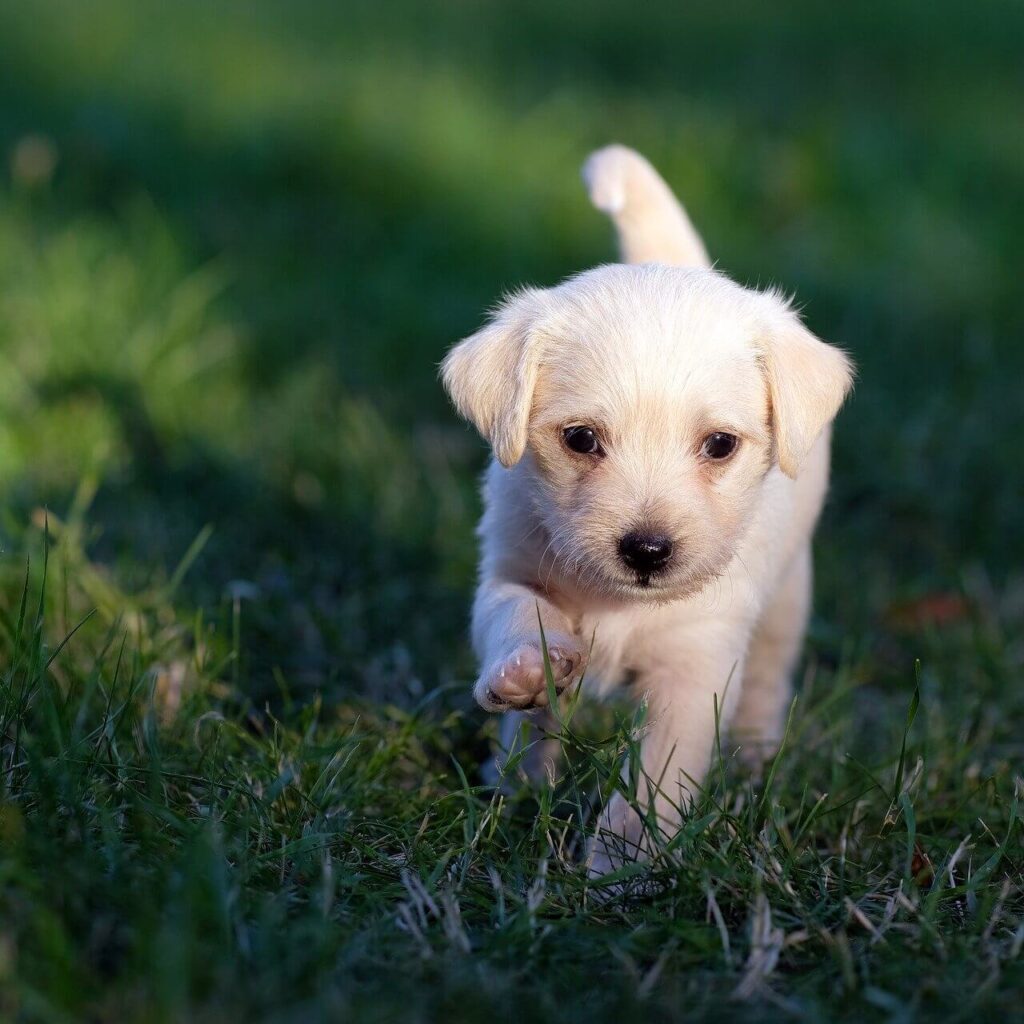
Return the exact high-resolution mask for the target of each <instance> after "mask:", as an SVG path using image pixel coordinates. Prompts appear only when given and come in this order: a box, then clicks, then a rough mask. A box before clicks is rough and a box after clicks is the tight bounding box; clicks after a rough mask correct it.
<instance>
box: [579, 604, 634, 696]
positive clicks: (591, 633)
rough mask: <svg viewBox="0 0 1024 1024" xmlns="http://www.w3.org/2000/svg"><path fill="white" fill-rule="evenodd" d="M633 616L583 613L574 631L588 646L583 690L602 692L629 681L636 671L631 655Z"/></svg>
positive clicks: (632, 650)
mask: <svg viewBox="0 0 1024 1024" xmlns="http://www.w3.org/2000/svg"><path fill="white" fill-rule="evenodd" d="M634 618H635V616H633V615H631V614H626V613H615V612H611V613H606V614H601V615H596V614H589V615H584V616H583V617H582V618H581V620H580V623H579V626H578V632H579V636H580V639H582V640H583V643H584V645H585V646H588V647H589V650H590V660H589V662H588V664H587V673H586V676H585V678H584V686H585V688H586V689H587V690H589V691H591V692H594V693H597V694H604V693H608V692H610V691H611V690H614V689H616V688H617V687H619V686H622V685H624V684H625V683H627V682H629V681H630V678H631V677H632V676H634V675H635V673H636V665H634V664H633V660H635V659H631V658H630V655H631V654H636V653H637V651H636V644H635V639H636V632H637V625H638V624H637V623H636V622H635V621H634Z"/></svg>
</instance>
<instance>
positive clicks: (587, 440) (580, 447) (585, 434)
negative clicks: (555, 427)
mask: <svg viewBox="0 0 1024 1024" xmlns="http://www.w3.org/2000/svg"><path fill="white" fill-rule="evenodd" d="M562 437H563V438H565V443H566V445H568V447H570V448H571V449H572V450H573V451H574V452H579V453H580V455H601V454H603V453H602V451H601V442H600V441H598V439H597V434H595V433H594V431H593V430H592V429H591V428H590V427H566V428H565V430H563V431H562Z"/></svg>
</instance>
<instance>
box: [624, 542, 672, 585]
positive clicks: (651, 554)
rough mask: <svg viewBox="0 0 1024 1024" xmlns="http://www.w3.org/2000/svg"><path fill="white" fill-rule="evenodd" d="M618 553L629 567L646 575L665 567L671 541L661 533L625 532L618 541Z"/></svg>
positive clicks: (670, 552) (670, 550)
mask: <svg viewBox="0 0 1024 1024" xmlns="http://www.w3.org/2000/svg"><path fill="white" fill-rule="evenodd" d="M619 555H621V557H622V560H623V561H624V562H625V563H626V565H628V566H629V567H630V569H633V570H634V571H636V572H638V573H640V574H641V575H647V574H650V573H652V572H657V571H658V570H659V569H664V568H665V565H666V563H667V562H668V560H669V559H670V558H671V557H672V541H671V539H670V538H668V537H666V536H665V535H664V534H661V533H638V532H634V533H627V534H626V536H625V537H623V538H622V540H620V541H619Z"/></svg>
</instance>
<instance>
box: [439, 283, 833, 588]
mask: <svg viewBox="0 0 1024 1024" xmlns="http://www.w3.org/2000/svg"><path fill="white" fill-rule="evenodd" d="M442 373H443V377H444V382H445V385H446V387H447V388H448V391H449V393H450V394H451V396H452V399H453V401H454V402H455V405H456V406H457V408H458V409H459V411H460V412H461V413H462V414H463V415H464V416H466V417H467V418H468V419H469V420H471V421H472V422H473V423H474V424H475V425H476V427H477V428H478V429H479V431H480V432H481V434H482V435H483V436H484V437H485V438H487V439H488V441H489V442H490V444H491V446H492V449H493V451H494V454H495V457H496V458H497V459H498V460H499V462H501V464H502V465H503V466H506V467H513V466H516V465H517V464H520V463H521V465H520V466H519V468H518V470H517V471H518V472H521V473H525V474H527V475H528V476H529V478H530V480H529V481H524V484H526V485H529V486H531V489H532V491H533V496H534V504H535V507H536V510H537V513H538V515H539V516H540V517H541V519H542V521H543V523H544V526H545V527H546V529H547V532H548V535H549V538H550V541H551V545H550V550H551V552H552V554H553V556H554V557H555V559H556V563H557V565H558V567H559V569H560V570H561V572H563V573H565V574H568V575H570V576H572V577H573V578H574V580H575V582H576V583H577V585H579V586H582V587H583V588H585V589H588V590H590V591H596V592H600V593H602V594H604V595H606V596H614V597H619V598H622V597H627V598H635V599H641V600H670V599H672V598H675V597H679V596H683V595H685V594H688V593H693V592H695V591H696V590H698V589H700V588H701V587H702V586H703V585H704V584H705V583H707V581H708V580H710V579H712V578H713V577H714V576H716V575H717V574H718V573H720V572H721V571H722V570H723V569H724V568H725V566H726V565H727V564H728V563H729V561H730V559H731V558H732V555H733V552H734V551H735V548H736V544H737V542H738V541H739V539H740V537H741V536H742V534H743V531H744V529H745V526H746V524H747V523H748V521H749V520H750V517H751V515H752V512H753V509H754V508H755V506H756V504H757V500H758V496H759V493H760V490H761V487H762V485H763V482H764V480H765V477H766V476H767V474H768V473H769V471H770V470H771V469H772V468H773V467H774V466H775V465H778V467H779V468H780V469H781V470H782V472H783V473H785V474H786V475H787V476H790V477H795V476H796V475H797V474H798V473H799V471H800V466H801V463H802V461H803V460H804V458H805V457H806V456H807V454H808V453H809V452H810V450H811V448H812V446H813V445H814V443H815V441H816V440H817V438H818V436H819V435H820V434H821V432H822V430H823V429H824V427H825V426H826V425H827V424H828V423H829V422H830V421H831V420H832V418H833V417H834V416H835V414H836V412H837V410H838V409H839V406H840V404H841V403H842V401H843V398H844V397H845V395H846V393H847V391H848V390H849V387H850V383H851V365H850V362H849V360H848V359H847V358H846V356H845V355H843V353H842V352H840V351H839V350H837V349H835V348H832V347H830V346H828V345H826V344H824V343H823V342H821V341H819V340H818V339H817V338H815V337H814V336H813V335H812V334H811V333H810V332H809V331H808V330H807V329H806V328H805V327H804V326H803V325H802V324H801V322H800V320H799V318H798V317H797V315H796V314H795V313H794V312H793V311H792V310H791V309H790V308H789V305H788V303H787V302H785V301H784V300H783V299H782V298H781V297H780V296H779V295H777V294H775V293H772V292H767V293H766V292H756V291H751V290H748V289H745V288H742V287H740V286H739V285H736V284H734V283H733V282H731V281H729V280H728V279H727V278H725V277H723V276H721V275H719V274H717V273H714V272H713V271H709V270H703V269H682V268H677V267H664V266H654V265H648V266H606V267H598V268H597V269H595V270H591V271H588V272H587V273H584V274H581V275H579V276H578V277H575V278H572V279H570V280H569V281H567V282H565V283H563V284H561V285H559V286H558V287H556V288H551V289H546V290H528V291H523V292H520V293H519V294H517V295H514V296H512V297H511V298H510V299H508V300H507V301H506V302H505V304H504V305H503V306H502V307H501V308H500V309H499V310H498V311H497V313H496V314H495V315H494V317H493V319H492V320H491V322H490V323H489V324H488V325H487V326H486V327H484V328H483V329H482V330H480V331H479V332H477V333H476V334H474V335H473V336H472V337H470V338H467V339H466V340H464V341H462V342H461V343H460V344H458V345H456V346H455V348H453V349H452V351H451V352H450V353H449V354H448V357H447V358H446V359H445V361H444V365H443V369H442Z"/></svg>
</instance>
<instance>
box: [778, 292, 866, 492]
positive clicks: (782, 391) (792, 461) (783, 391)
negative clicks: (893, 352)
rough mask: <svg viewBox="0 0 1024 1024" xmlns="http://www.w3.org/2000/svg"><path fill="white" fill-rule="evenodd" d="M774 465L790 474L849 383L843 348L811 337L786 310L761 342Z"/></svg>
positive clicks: (850, 375)
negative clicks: (775, 450)
mask: <svg viewBox="0 0 1024 1024" xmlns="http://www.w3.org/2000/svg"><path fill="white" fill-rule="evenodd" d="M762 358H763V361H764V366H765V372H766V374H767V377H768V390H769V395H770V397H771V405H772V429H773V431H774V434H775V444H776V448H777V450H778V457H779V468H780V469H781V470H782V472H783V473H785V474H786V476H788V477H792V478H795V477H796V475H797V473H799V472H800V467H801V465H802V464H803V461H804V459H805V458H806V457H807V454H808V452H810V450H811V448H812V447H813V446H814V442H815V441H817V440H818V436H819V435H820V434H821V432H822V430H823V429H824V428H825V426H826V424H828V423H831V421H832V420H833V419H835V415H836V413H837V412H838V411H839V407H840V406H841V405H842V404H843V400H844V399H845V398H846V396H847V394H849V391H850V388H851V387H852V386H853V363H852V362H851V360H850V358H849V357H848V356H847V355H846V353H845V352H842V351H841V350H840V349H838V348H834V347H833V346H832V345H826V344H825V342H823V341H821V340H820V339H818V338H816V337H815V336H814V335H813V334H812V333H811V332H810V331H809V330H807V328H806V327H804V325H803V324H802V323H801V322H800V319H799V318H798V317H797V315H796V314H795V313H793V312H792V311H789V310H787V311H786V314H785V316H784V318H783V320H782V322H781V323H778V325H777V326H776V327H774V328H773V329H771V330H770V331H769V333H768V336H767V338H766V339H765V340H764V342H763V345H762Z"/></svg>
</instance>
